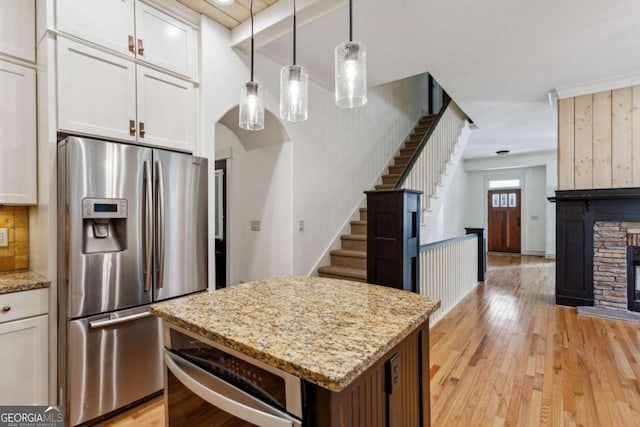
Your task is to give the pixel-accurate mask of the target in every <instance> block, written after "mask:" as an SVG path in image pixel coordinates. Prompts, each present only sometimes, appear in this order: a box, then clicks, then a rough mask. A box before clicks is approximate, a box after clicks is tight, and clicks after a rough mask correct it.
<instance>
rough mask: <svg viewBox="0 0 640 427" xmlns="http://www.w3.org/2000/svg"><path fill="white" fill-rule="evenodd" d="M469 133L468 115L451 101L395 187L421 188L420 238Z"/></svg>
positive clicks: (444, 190)
mask: <svg viewBox="0 0 640 427" xmlns="http://www.w3.org/2000/svg"><path fill="white" fill-rule="evenodd" d="M469 134H470V129H469V121H468V120H467V116H466V115H465V113H464V112H463V111H462V110H461V109H460V107H458V105H457V104H456V103H455V102H453V101H450V102H449V104H448V105H447V107H446V109H445V111H444V112H443V113H442V115H441V117H440V120H439V121H438V122H437V123H436V125H435V128H434V129H433V131H432V132H431V133H430V135H428V139H427V141H426V144H425V146H424V148H423V150H422V151H421V152H420V153H419V155H418V157H417V158H416V159H415V160H414V161H413V162H412V163H411V164H410V168H409V170H408V172H407V174H406V175H405V177H404V180H402V177H401V180H400V181H399V183H398V185H397V188H403V189H410V190H418V191H422V198H421V204H422V206H421V208H422V217H421V220H420V225H421V228H422V229H421V230H420V234H421V236H422V237H423V240H422V241H423V242H424V241H425V240H424V239H425V238H426V237H427V235H428V230H427V228H428V227H429V225H430V218H433V216H434V215H432V214H433V213H434V212H436V211H437V209H438V208H439V207H440V204H439V203H441V198H442V196H443V195H444V194H445V193H446V191H447V189H448V186H449V183H450V181H451V179H452V178H453V175H454V173H455V169H456V168H457V167H458V164H459V163H460V159H461V156H462V152H463V151H464V148H465V146H466V144H467V140H468V139H469Z"/></svg>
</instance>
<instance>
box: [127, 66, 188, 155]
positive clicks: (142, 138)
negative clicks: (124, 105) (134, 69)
mask: <svg viewBox="0 0 640 427" xmlns="http://www.w3.org/2000/svg"><path fill="white" fill-rule="evenodd" d="M137 74H138V126H139V128H140V129H139V132H138V135H139V137H138V141H139V142H142V143H145V144H151V145H154V146H162V147H167V148H173V149H176V150H183V151H193V150H194V149H195V140H196V132H197V114H196V91H195V89H194V87H193V84H192V83H189V82H186V81H184V80H180V79H177V78H175V77H171V76H168V75H166V74H163V73H160V72H158V71H154V70H151V69H149V68H146V67H143V66H138V73H137Z"/></svg>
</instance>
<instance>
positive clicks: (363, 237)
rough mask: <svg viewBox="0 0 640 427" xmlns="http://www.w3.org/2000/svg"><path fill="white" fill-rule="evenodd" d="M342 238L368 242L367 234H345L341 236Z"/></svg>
mask: <svg viewBox="0 0 640 427" xmlns="http://www.w3.org/2000/svg"><path fill="white" fill-rule="evenodd" d="M340 239H341V240H359V241H363V242H366V241H367V235H366V234H343V235H342V236H340Z"/></svg>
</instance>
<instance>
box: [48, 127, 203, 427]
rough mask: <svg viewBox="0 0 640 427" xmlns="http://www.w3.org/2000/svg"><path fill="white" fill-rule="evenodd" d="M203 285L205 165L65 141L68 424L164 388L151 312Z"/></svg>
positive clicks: (61, 227)
mask: <svg viewBox="0 0 640 427" xmlns="http://www.w3.org/2000/svg"><path fill="white" fill-rule="evenodd" d="M206 287H207V160H206V159H202V158H198V157H194V156H191V155H187V154H182V153H175V152H171V151H166V150H159V149H152V148H144V147H138V146H133V145H128V144H121V143H114V142H107V141H99V140H92V139H87V138H77V137H68V138H66V139H65V140H63V141H62V142H60V144H59V145H58V310H59V312H58V335H59V342H58V350H59V362H58V363H59V370H58V383H59V384H58V385H59V400H60V403H61V404H64V405H65V408H66V409H65V413H66V414H67V417H68V420H67V421H68V423H69V424H70V425H77V424H81V423H84V422H86V421H89V420H93V419H95V418H97V417H100V416H102V415H104V414H107V413H109V412H111V411H114V410H116V409H118V408H122V407H124V406H126V405H128V404H130V403H132V402H135V401H138V400H140V399H143V398H145V397H146V396H149V395H150V394H153V393H154V392H157V391H160V390H161V389H162V386H163V379H162V378H163V377H162V358H161V350H162V348H161V346H162V344H161V339H160V337H161V332H160V322H159V321H158V320H157V319H156V318H155V317H153V316H151V315H150V314H149V312H148V310H149V304H150V303H153V302H155V301H159V300H164V299H169V298H174V297H178V296H182V295H186V294H190V293H193V292H198V291H202V290H204V289H206Z"/></svg>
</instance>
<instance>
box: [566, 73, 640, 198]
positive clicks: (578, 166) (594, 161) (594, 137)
mask: <svg viewBox="0 0 640 427" xmlns="http://www.w3.org/2000/svg"><path fill="white" fill-rule="evenodd" d="M589 116H591V118H590V123H589ZM590 127H591V128H590ZM589 139H591V143H590V144H589ZM589 150H591V153H590V152H589ZM590 156H591V158H590ZM589 168H590V169H591V170H590V171H589ZM628 187H640V86H634V87H627V88H622V89H615V90H611V91H605V92H600V93H595V94H593V95H584V96H579V97H576V98H565V99H561V100H559V101H558V189H560V190H575V189H591V188H628Z"/></svg>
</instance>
